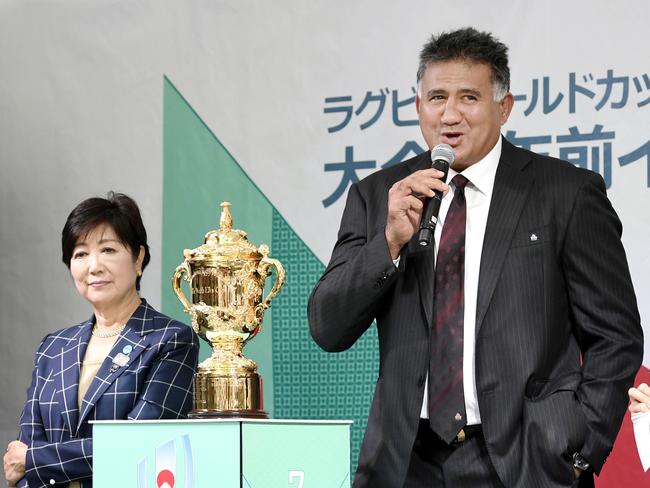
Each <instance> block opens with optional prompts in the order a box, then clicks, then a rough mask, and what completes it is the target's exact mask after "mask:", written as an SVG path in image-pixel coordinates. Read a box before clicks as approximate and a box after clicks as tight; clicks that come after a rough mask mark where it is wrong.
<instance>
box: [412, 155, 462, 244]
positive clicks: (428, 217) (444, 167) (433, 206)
mask: <svg viewBox="0 0 650 488" xmlns="http://www.w3.org/2000/svg"><path fill="white" fill-rule="evenodd" d="M454 158H455V156H454V151H452V149H451V146H450V145H449V144H438V145H437V146H436V147H434V148H433V149H432V150H431V167H432V168H434V169H437V170H438V171H442V172H443V173H444V174H443V176H442V178H441V179H442V181H445V180H446V179H447V173H448V172H449V168H450V167H451V166H452V165H453V164H454ZM434 192H435V194H434V195H433V197H431V198H429V199H428V200H427V201H426V203H425V204H424V210H423V211H422V221H421V223H420V234H419V236H418V241H419V242H420V245H421V246H424V247H426V246H428V245H429V244H431V242H433V232H434V230H435V229H436V224H437V223H438V213H439V212H440V203H441V202H442V192H440V191H438V190H434Z"/></svg>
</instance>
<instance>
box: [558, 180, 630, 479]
mask: <svg viewBox="0 0 650 488" xmlns="http://www.w3.org/2000/svg"><path fill="white" fill-rule="evenodd" d="M621 232H622V226H621V223H620V221H619V219H618V217H617V215H616V212H615V211H614V209H613V208H612V205H611V203H610V201H609V200H608V198H607V195H606V192H605V184H604V181H603V179H602V178H601V177H600V175H597V174H595V173H590V176H589V178H588V180H587V181H586V183H585V184H583V186H582V188H581V189H580V190H579V194H578V196H577V199H576V203H575V206H574V209H573V212H572V215H571V218H570V221H569V224H568V229H567V234H566V239H565V243H564V252H563V265H564V270H565V278H566V280H567V289H568V293H569V303H570V307H571V313H572V316H573V318H574V323H575V325H576V331H575V334H576V336H577V339H578V342H579V344H580V348H581V351H582V361H583V364H582V380H581V383H580V387H579V389H578V399H579V400H580V403H581V405H582V409H583V411H584V414H585V418H586V423H587V436H586V440H585V443H584V445H583V447H582V448H581V449H580V453H581V454H582V456H583V457H585V459H587V461H588V462H589V463H590V464H591V466H592V468H593V469H594V471H595V472H596V473H599V472H600V469H601V468H602V465H603V463H604V462H605V459H606V458H607V456H608V454H609V452H610V451H611V449H612V445H613V443H614V440H615V438H616V435H617V433H618V430H619V428H620V425H621V421H622V419H623V415H624V414H625V411H626V407H627V403H628V400H627V389H628V388H629V387H630V386H632V382H633V381H634V376H635V374H636V372H637V370H638V368H639V366H640V364H641V360H642V358H643V330H642V328H641V323H640V318H639V312H638V308H637V303H636V297H635V294H634V289H633V288H632V280H631V278H630V272H629V269H628V264H627V259H626V256H625V251H624V249H623V245H622V243H621Z"/></svg>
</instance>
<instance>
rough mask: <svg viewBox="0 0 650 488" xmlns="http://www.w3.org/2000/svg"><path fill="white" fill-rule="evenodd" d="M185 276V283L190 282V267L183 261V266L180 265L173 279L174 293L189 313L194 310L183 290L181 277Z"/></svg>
mask: <svg viewBox="0 0 650 488" xmlns="http://www.w3.org/2000/svg"><path fill="white" fill-rule="evenodd" d="M183 275H185V281H187V282H188V283H189V282H190V267H189V266H188V264H187V261H183V264H181V265H179V266H178V267H177V268H176V271H174V276H173V278H172V286H173V287H174V293H176V296H177V297H178V299H179V300H180V301H181V303H182V304H183V307H185V311H186V312H189V311H190V309H191V308H192V304H190V302H189V300H188V299H187V298H186V297H185V293H183V289H182V288H181V277H183Z"/></svg>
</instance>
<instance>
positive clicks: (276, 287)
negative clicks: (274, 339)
mask: <svg viewBox="0 0 650 488" xmlns="http://www.w3.org/2000/svg"><path fill="white" fill-rule="evenodd" d="M264 247H265V246H264ZM267 252H268V249H266V248H265V249H263V254H264V257H263V258H262V260H261V261H260V264H259V266H258V268H257V272H258V273H259V274H260V276H262V277H264V278H265V277H266V276H268V274H269V268H270V267H271V266H273V267H274V268H275V282H274V283H273V288H271V291H270V292H269V294H268V295H267V296H266V297H265V298H264V300H262V303H260V304H258V305H257V306H256V307H255V316H256V317H257V318H256V327H255V329H254V330H253V331H252V332H251V334H250V336H248V337H247V338H246V340H245V341H244V344H246V343H247V342H248V341H250V340H251V339H252V338H253V337H255V336H256V335H257V334H259V333H260V332H261V327H260V324H261V323H262V317H263V316H264V311H265V310H266V309H267V308H269V307H270V306H271V300H273V299H274V298H275V297H276V295H277V294H278V293H280V290H281V289H282V286H283V285H284V279H285V276H286V274H285V272H284V268H283V267H282V264H281V263H280V261H278V260H277V259H273V258H269V257H267V256H266V253H267Z"/></svg>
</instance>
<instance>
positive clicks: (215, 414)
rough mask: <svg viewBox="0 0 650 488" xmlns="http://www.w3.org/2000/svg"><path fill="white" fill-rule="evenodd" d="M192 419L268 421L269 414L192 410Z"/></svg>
mask: <svg viewBox="0 0 650 488" xmlns="http://www.w3.org/2000/svg"><path fill="white" fill-rule="evenodd" d="M187 417H188V418H190V419H223V418H244V419H268V418H269V414H268V412H265V411H264V410H258V411H249V410H206V409H203V410H199V409H195V410H192V411H191V412H190V413H189V414H188V415H187Z"/></svg>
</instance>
